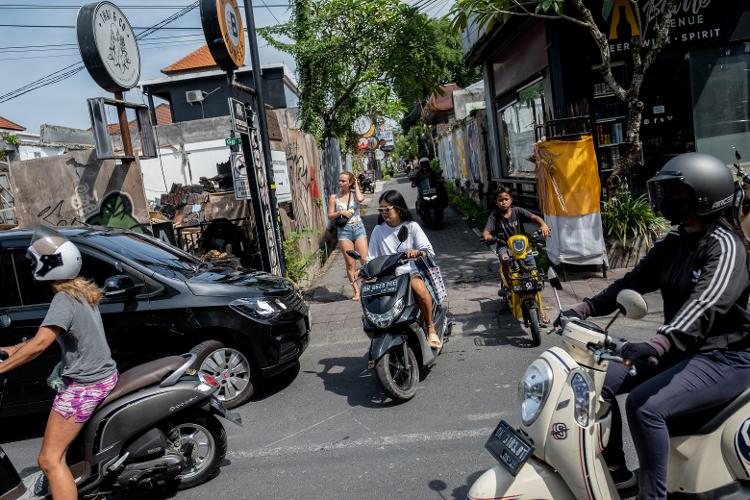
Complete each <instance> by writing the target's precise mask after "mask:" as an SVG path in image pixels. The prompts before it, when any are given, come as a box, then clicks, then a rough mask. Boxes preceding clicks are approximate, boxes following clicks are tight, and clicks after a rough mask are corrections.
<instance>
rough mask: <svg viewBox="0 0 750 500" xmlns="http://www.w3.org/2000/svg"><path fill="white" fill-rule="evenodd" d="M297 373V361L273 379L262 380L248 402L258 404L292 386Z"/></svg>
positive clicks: (298, 370)
mask: <svg viewBox="0 0 750 500" xmlns="http://www.w3.org/2000/svg"><path fill="white" fill-rule="evenodd" d="M299 372H300V364H299V361H297V362H295V363H294V365H292V367H291V368H289V369H288V370H285V371H283V372H281V373H279V374H278V375H276V376H275V377H271V378H269V379H266V380H264V381H263V384H261V386H260V389H259V390H258V392H256V393H255V394H253V397H251V398H250V401H253V402H258V401H263V400H264V399H268V398H270V397H272V396H275V395H276V394H278V393H279V392H281V391H283V390H284V389H286V388H287V387H289V386H290V385H292V382H294V380H295V379H296V378H297V375H299Z"/></svg>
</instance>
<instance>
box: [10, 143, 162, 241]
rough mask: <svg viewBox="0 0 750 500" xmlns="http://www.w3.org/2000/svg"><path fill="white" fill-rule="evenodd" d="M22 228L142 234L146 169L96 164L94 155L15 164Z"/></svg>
mask: <svg viewBox="0 0 750 500" xmlns="http://www.w3.org/2000/svg"><path fill="white" fill-rule="evenodd" d="M9 168H10V185H11V192H12V194H13V197H14V198H15V201H16V204H15V205H16V219H17V222H18V225H19V227H30V226H34V225H36V224H45V225H49V226H73V225H79V224H80V223H82V222H86V223H88V224H92V225H102V226H110V227H121V228H127V229H133V230H136V231H143V230H144V229H148V226H149V213H148V209H147V206H146V198H145V196H144V193H143V180H142V176H141V167H140V165H139V164H138V162H133V163H130V164H129V165H128V166H125V165H118V164H115V162H114V161H103V162H100V161H97V159H96V155H95V154H94V152H93V151H76V152H73V153H68V154H65V155H61V156H54V157H49V158H38V159H34V160H26V161H19V162H13V163H11V164H10V167H9Z"/></svg>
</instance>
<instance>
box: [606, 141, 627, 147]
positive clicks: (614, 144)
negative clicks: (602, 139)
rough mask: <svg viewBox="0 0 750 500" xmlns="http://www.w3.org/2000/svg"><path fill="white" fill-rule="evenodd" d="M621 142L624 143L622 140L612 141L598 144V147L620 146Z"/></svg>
mask: <svg viewBox="0 0 750 500" xmlns="http://www.w3.org/2000/svg"><path fill="white" fill-rule="evenodd" d="M623 144H626V143H624V142H613V143H612V144H599V147H600V148H612V147H614V146H622V145H623Z"/></svg>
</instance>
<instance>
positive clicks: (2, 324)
mask: <svg viewBox="0 0 750 500" xmlns="http://www.w3.org/2000/svg"><path fill="white" fill-rule="evenodd" d="M9 326H10V316H8V315H7V314H3V315H0V328H8V327H9Z"/></svg>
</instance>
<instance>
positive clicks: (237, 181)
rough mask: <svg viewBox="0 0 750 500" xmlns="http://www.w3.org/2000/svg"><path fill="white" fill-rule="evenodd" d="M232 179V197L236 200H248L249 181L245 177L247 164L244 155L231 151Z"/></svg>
mask: <svg viewBox="0 0 750 500" xmlns="http://www.w3.org/2000/svg"><path fill="white" fill-rule="evenodd" d="M231 162H232V179H233V180H234V197H235V198H237V199H238V200H249V199H250V198H251V196H250V181H248V179H247V164H246V163H245V155H243V154H242V153H232V156H231Z"/></svg>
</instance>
